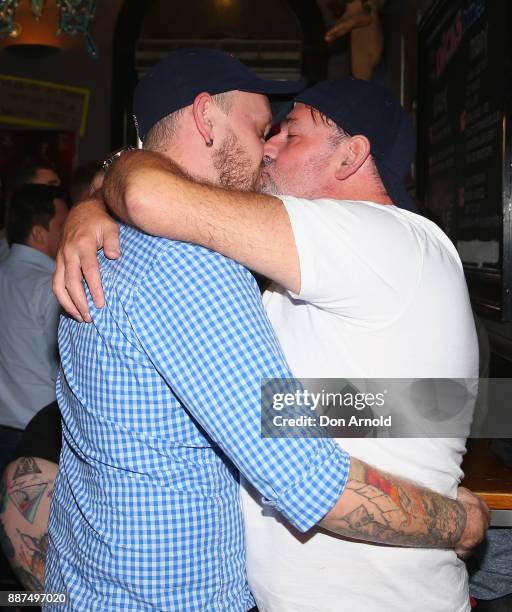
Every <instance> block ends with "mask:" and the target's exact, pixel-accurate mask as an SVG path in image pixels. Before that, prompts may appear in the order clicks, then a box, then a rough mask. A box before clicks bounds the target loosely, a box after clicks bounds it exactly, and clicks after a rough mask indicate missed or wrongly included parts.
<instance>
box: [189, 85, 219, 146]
mask: <svg viewBox="0 0 512 612" xmlns="http://www.w3.org/2000/svg"><path fill="white" fill-rule="evenodd" d="M213 106H214V104H213V100H212V97H211V95H210V94H209V93H207V92H206V91H204V92H203V93H200V94H198V95H197V96H196V97H195V100H194V103H193V105H192V112H193V114H194V121H195V124H196V127H197V131H198V132H199V134H201V137H202V138H203V139H204V143H205V145H206V146H207V147H211V146H212V144H213V123H212V116H211V115H212V107H213Z"/></svg>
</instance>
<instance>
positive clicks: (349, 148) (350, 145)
mask: <svg viewBox="0 0 512 612" xmlns="http://www.w3.org/2000/svg"><path fill="white" fill-rule="evenodd" d="M369 155H370V142H369V140H368V138H366V136H360V135H357V136H351V137H350V139H349V140H348V141H346V142H345V143H344V146H341V147H340V155H339V157H340V159H339V161H338V164H337V167H336V172H335V176H336V178H337V179H338V180H340V181H342V180H345V179H347V178H349V177H350V176H352V175H353V174H355V173H356V172H357V171H358V170H359V168H360V167H361V166H362V165H363V164H364V163H365V161H366V160H367V159H368V157H369Z"/></svg>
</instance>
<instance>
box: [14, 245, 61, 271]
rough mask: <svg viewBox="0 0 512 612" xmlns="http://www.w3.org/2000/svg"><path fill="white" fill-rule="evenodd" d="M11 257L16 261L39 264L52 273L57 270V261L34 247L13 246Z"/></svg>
mask: <svg viewBox="0 0 512 612" xmlns="http://www.w3.org/2000/svg"><path fill="white" fill-rule="evenodd" d="M9 257H10V258H11V259H12V258H14V259H16V260H17V261H24V262H28V263H33V264H37V265H38V266H40V267H41V268H44V269H45V270H48V272H52V273H53V271H54V270H55V261H54V260H53V259H52V258H51V257H48V255H45V254H44V253H41V251H38V250H37V249H33V248H32V247H29V246H27V245H26V244H13V245H12V247H11V253H10V255H9Z"/></svg>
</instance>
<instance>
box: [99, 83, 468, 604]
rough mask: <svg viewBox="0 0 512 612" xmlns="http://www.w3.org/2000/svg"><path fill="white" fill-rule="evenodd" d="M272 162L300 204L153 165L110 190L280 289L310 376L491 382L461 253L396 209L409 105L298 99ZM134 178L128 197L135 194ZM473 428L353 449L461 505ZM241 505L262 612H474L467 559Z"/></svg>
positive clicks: (351, 89)
mask: <svg viewBox="0 0 512 612" xmlns="http://www.w3.org/2000/svg"><path fill="white" fill-rule="evenodd" d="M265 154H266V157H265V162H266V164H265V168H264V170H263V172H262V185H263V188H264V189H265V190H266V191H267V192H270V193H293V194H294V196H295V197H290V196H283V197H281V196H280V197H274V196H268V195H267V196H264V195H255V194H241V193H240V194H239V193H236V194H233V193H229V192H226V191H224V190H221V189H216V188H212V187H208V186H203V185H197V184H194V183H192V182H191V181H189V180H188V179H186V178H183V177H181V176H178V175H176V174H174V173H173V172H172V171H171V170H170V169H169V164H168V162H167V163H164V162H163V161H159V160H158V158H157V157H155V156H154V155H153V156H152V155H151V154H149V155H148V154H147V153H144V152H133V153H129V154H127V155H126V156H125V157H123V158H121V160H119V162H117V163H118V164H119V166H118V168H117V171H116V169H115V168H114V171H116V172H117V174H116V176H115V178H113V179H112V180H110V178H108V177H107V183H106V185H105V187H104V192H105V193H106V195H107V199H108V201H109V204H110V205H111V207H112V208H113V210H114V211H115V212H116V213H118V214H119V215H120V216H121V217H122V218H124V219H125V220H127V221H129V222H131V223H133V224H134V225H137V226H139V227H141V228H142V229H144V230H145V231H149V232H151V233H158V234H159V235H162V236H167V237H169V238H174V239H178V240H185V241H190V242H196V243H199V244H202V245H203V246H208V247H210V248H212V249H214V250H217V251H219V252H221V253H223V254H224V255H227V256H229V257H231V258H233V259H236V260H238V261H239V262H240V263H242V264H244V265H246V266H248V267H250V268H252V269H253V270H255V271H256V272H259V273H261V274H264V275H265V276H267V277H268V278H270V279H272V280H273V281H274V284H273V285H272V286H271V288H270V289H269V290H268V291H267V292H266V293H265V296H264V303H265V307H266V309H267V313H268V315H269V317H270V320H271V322H272V324H273V326H274V329H275V330H276V333H277V335H278V338H279V340H280V343H281V345H282V347H283V349H284V352H285V355H286V357H287V359H288V361H289V364H290V366H291V369H292V371H293V372H294V373H295V375H296V376H298V377H307V378H312V377H321V378H329V377H332V378H340V377H343V378H347V377H350V378H369V377H373V378H406V377H407V378H423V377H425V378H427V377H431V378H466V379H471V378H476V377H477V375H478V355H477V343H476V335H475V329H474V323H473V317H472V314H471V308H470V303H469V298H468V294H467V288H466V284H465V280H464V274H463V270H462V265H461V262H460V259H459V257H458V255H457V252H456V250H455V248H454V247H453V245H452V244H451V242H450V241H449V239H448V238H447V237H446V236H445V235H444V234H443V232H441V231H440V230H439V229H438V228H437V227H436V226H435V225H433V224H432V223H431V222H430V221H428V220H426V219H424V218H423V217H420V216H418V215H416V214H414V213H411V212H408V211H406V210H403V209H400V208H398V207H397V206H395V205H396V204H401V205H402V206H404V205H406V201H407V199H408V196H407V194H406V191H405V188H404V186H403V179H404V175H405V171H406V169H407V167H408V166H409V164H410V161H411V159H412V155H413V138H412V128H411V126H410V124H409V121H408V119H407V117H406V115H405V112H404V111H403V109H402V108H401V107H400V105H399V104H397V103H396V102H395V101H394V99H393V98H392V97H391V96H390V95H389V94H387V93H386V92H385V91H384V90H382V89H381V88H379V87H378V86H376V85H374V84H371V83H366V82H362V81H357V80H354V79H339V80H336V81H331V82H325V83H321V84H319V85H317V86H315V87H313V88H311V89H309V90H306V91H305V92H303V93H302V94H300V95H299V96H297V98H296V100H295V106H294V109H293V111H292V112H291V113H290V114H289V115H288V117H287V119H286V120H285V121H284V122H283V124H282V127H281V132H280V133H279V134H278V135H276V136H275V137H273V138H271V139H270V140H269V141H268V142H267V144H266V146H265ZM123 173H124V175H125V176H126V175H128V174H129V176H130V182H129V189H128V187H127V183H126V182H125V183H124V189H123V188H120V183H119V177H120V176H122V175H123ZM112 176H113V175H112ZM114 184H115V186H116V188H117V189H116V190H114V189H113V186H114ZM121 185H122V183H121ZM156 185H158V189H155V186H156ZM110 247H111V248H112V245H110ZM412 409H413V407H411V410H412ZM469 421H470V415H468V418H467V421H466V422H465V423H463V424H462V428H461V435H460V437H459V438H448V439H438V438H432V439H369V440H367V439H344V440H343V441H342V443H343V447H344V448H346V449H348V450H349V451H350V453H351V455H352V456H356V457H360V458H362V459H364V460H365V461H367V462H369V463H373V464H377V465H378V466H379V468H382V469H384V470H387V471H390V472H391V471H392V472H398V473H401V474H403V475H404V476H407V477H408V478H410V479H412V480H414V481H417V482H420V483H422V484H424V485H427V486H429V487H431V488H433V489H434V490H436V491H438V492H440V493H442V494H443V495H446V496H452V497H453V496H455V494H456V489H457V485H458V482H459V481H460V478H461V475H462V473H461V470H460V463H461V459H462V455H463V453H464V444H465V435H467V432H468V431H469V425H470V422H469ZM340 442H341V441H340ZM242 498H243V507H244V519H245V525H246V539H247V573H248V579H249V583H250V585H251V588H252V590H253V593H254V595H255V598H256V600H257V603H258V607H259V609H260V611H261V612H267V611H272V612H312V611H318V612H334V611H338V610H342V609H343V610H351V611H355V612H358V611H361V612H362V611H364V612H381V611H386V612H388V611H389V612H410V611H411V610H428V611H429V612H466V611H467V610H469V596H468V587H467V574H466V570H465V567H464V563H463V562H462V561H461V560H459V559H458V558H457V556H456V554H455V552H453V551H450V550H435V549H433V548H432V549H401V548H392V547H387V546H382V545H372V544H365V543H362V542H356V541H351V540H348V539H343V538H341V537H336V536H332V535H328V534H327V533H326V532H323V531H321V530H318V531H316V532H309V533H308V534H307V535H306V536H304V535H300V534H298V533H296V532H293V530H291V528H290V527H289V526H286V525H285V524H284V523H283V522H282V521H281V520H280V519H279V516H278V515H277V513H276V514H274V513H273V512H272V511H270V510H269V509H268V507H265V506H263V505H262V504H261V502H260V500H259V498H258V496H257V495H253V492H251V491H250V490H249V488H247V490H246V491H244V492H243V494H242ZM436 511H437V509H436V508H429V509H426V512H432V513H436ZM368 520H369V521H371V520H372V517H369V518H368Z"/></svg>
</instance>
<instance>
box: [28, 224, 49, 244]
mask: <svg viewBox="0 0 512 612" xmlns="http://www.w3.org/2000/svg"><path fill="white" fill-rule="evenodd" d="M47 238H48V230H47V229H45V228H44V227H43V226H42V225H34V226H33V227H32V230H31V231H30V234H29V240H30V241H31V242H32V243H33V244H36V245H38V246H44V245H46V243H47Z"/></svg>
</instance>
